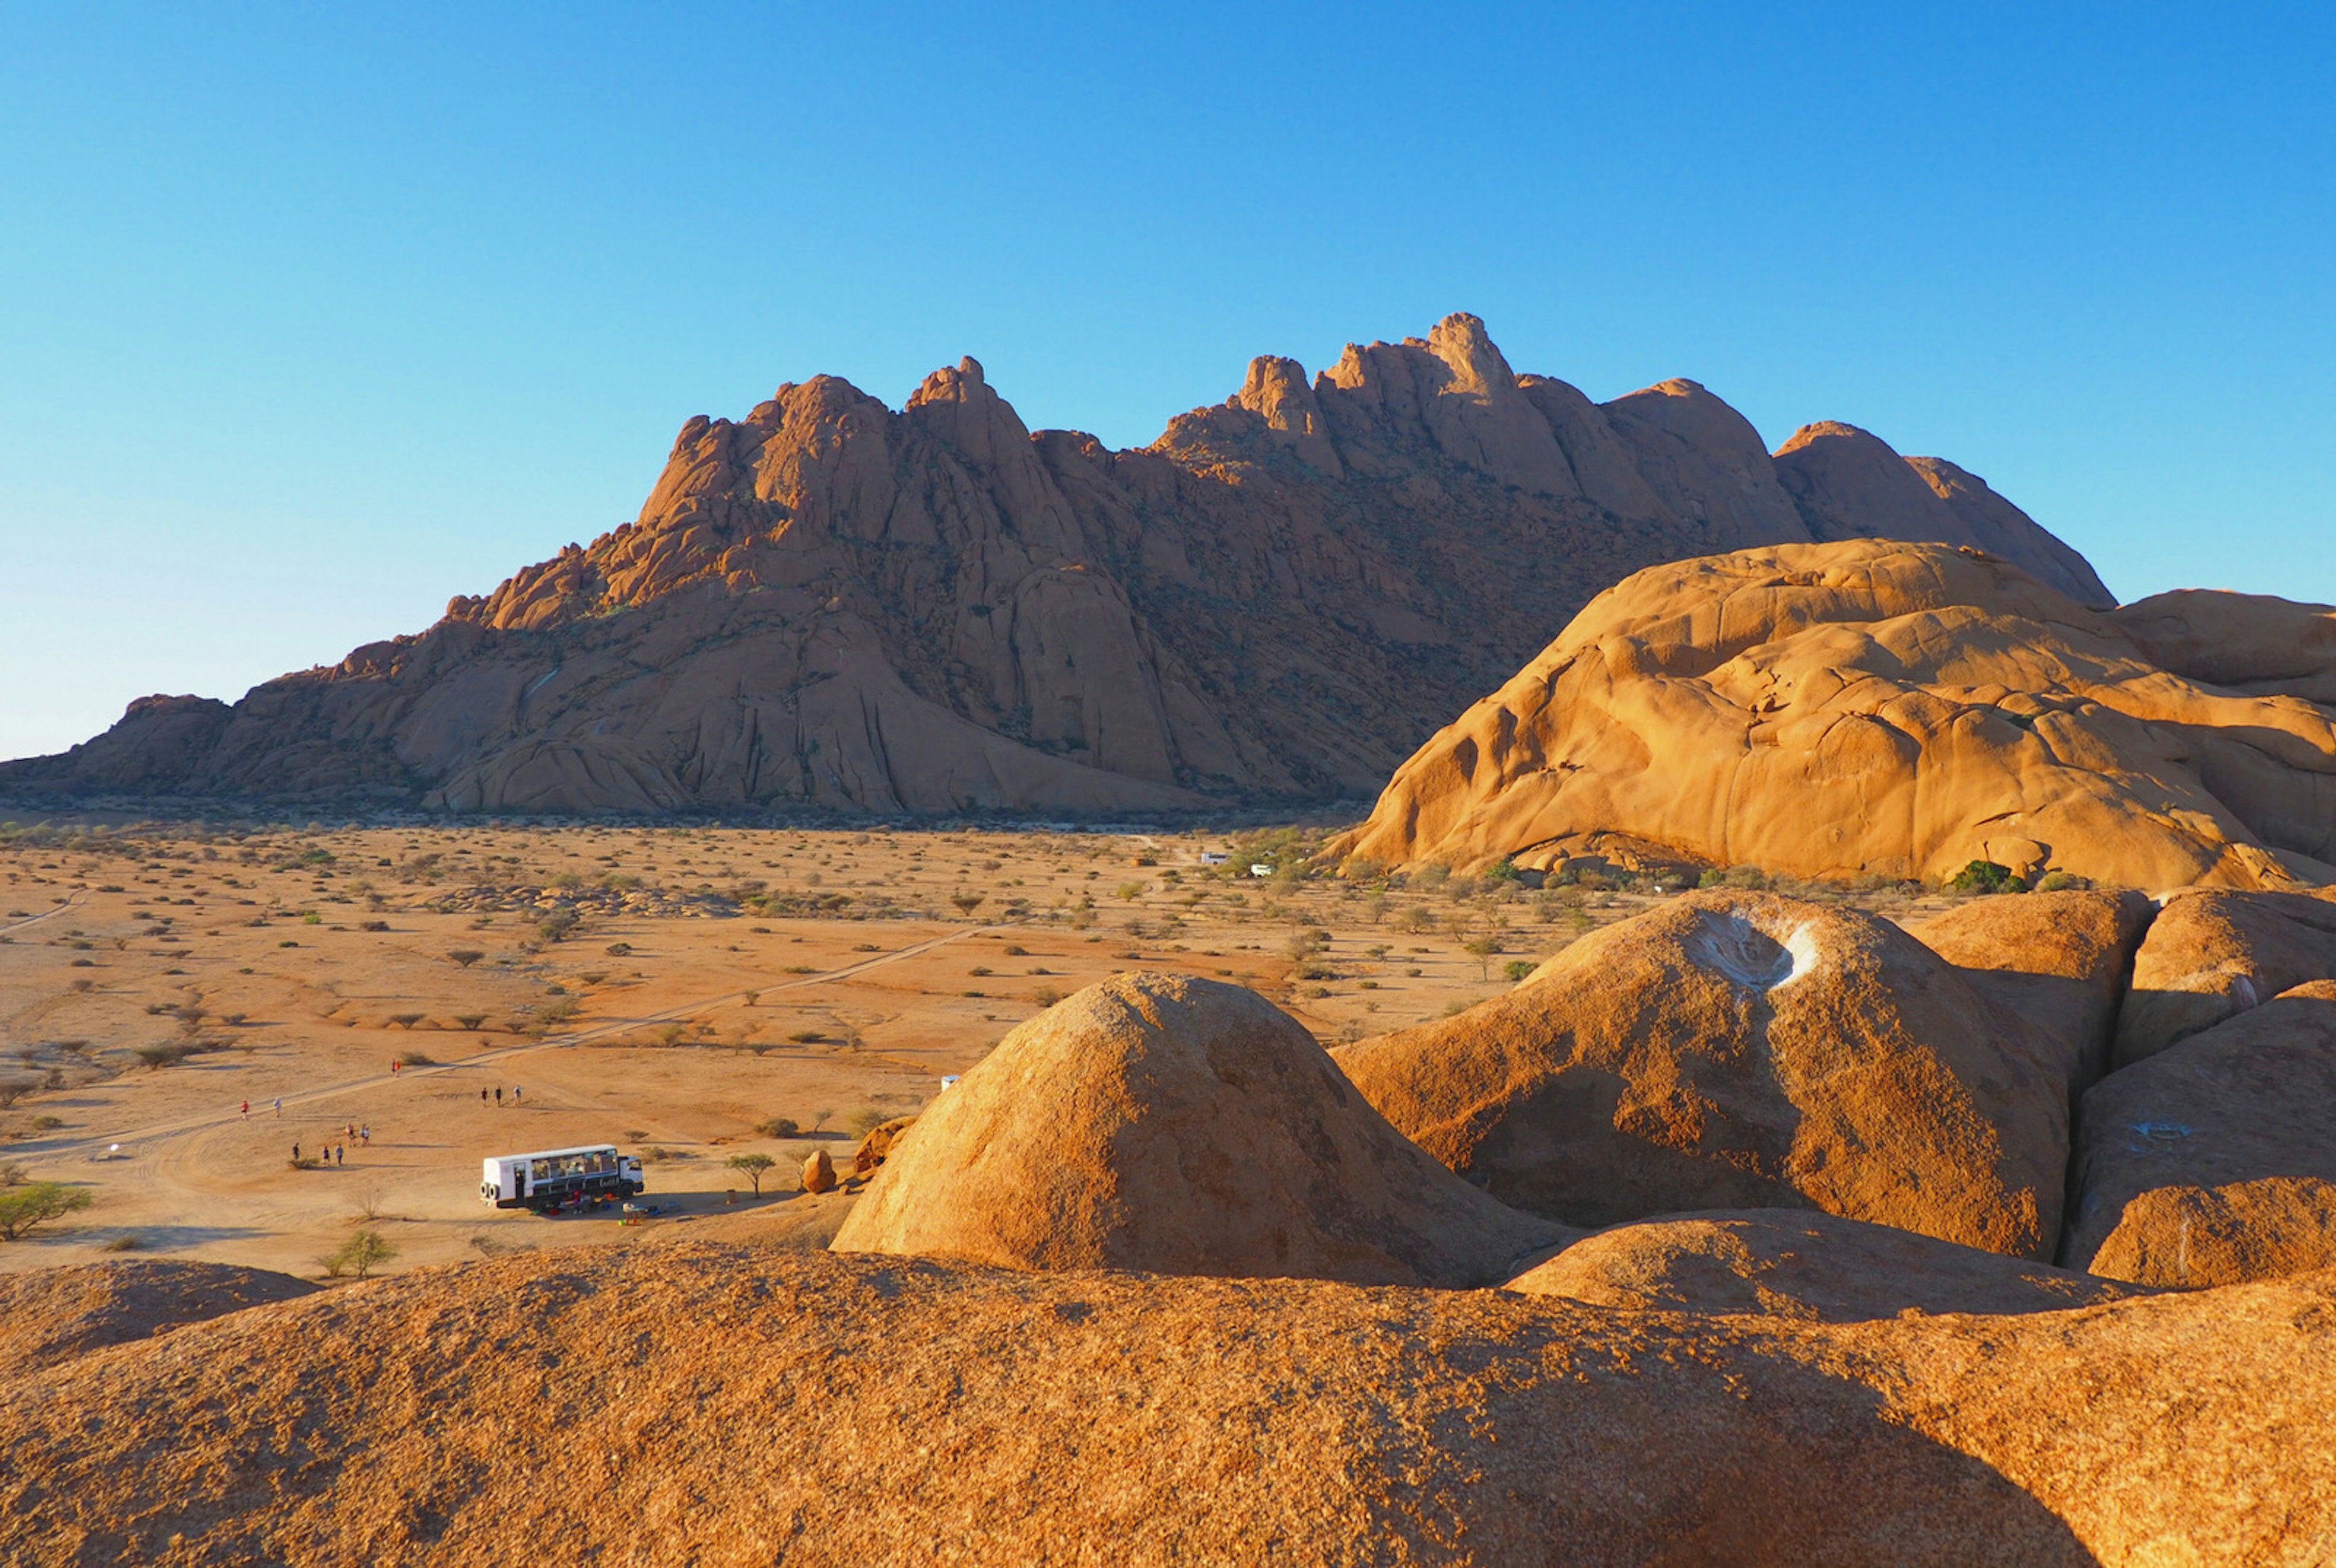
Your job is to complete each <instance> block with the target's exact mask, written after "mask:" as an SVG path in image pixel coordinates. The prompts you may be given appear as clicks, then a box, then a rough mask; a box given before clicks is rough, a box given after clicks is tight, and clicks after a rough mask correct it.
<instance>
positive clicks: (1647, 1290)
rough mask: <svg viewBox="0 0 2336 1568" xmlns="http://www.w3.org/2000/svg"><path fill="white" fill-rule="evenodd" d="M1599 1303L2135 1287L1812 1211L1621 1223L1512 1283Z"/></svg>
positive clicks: (1738, 1311)
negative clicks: (1635, 1223)
mask: <svg viewBox="0 0 2336 1568" xmlns="http://www.w3.org/2000/svg"><path fill="white" fill-rule="evenodd" d="M1505 1288H1506V1289H1508V1290H1515V1291H1518V1292H1520V1293H1521V1294H1523V1295H1528V1296H1562V1297H1565V1298H1566V1299H1567V1300H1574V1301H1587V1302H1589V1303H1591V1305H1593V1306H1600V1307H1624V1308H1630V1309H1633V1310H1658V1311H1666V1312H1711V1313H1722V1314H1730V1315H1744V1316H1757V1317H1767V1318H1798V1319H1802V1320H1806V1321H1811V1322H1821V1323H1855V1322H1861V1321H1865V1320H1871V1319H1876V1318H1895V1317H1899V1316H1901V1315H1903V1314H1906V1313H1910V1312H1991V1313H2010V1312H2051V1311H2059V1310H2063V1309H2066V1308H2069V1307H2089V1306H2094V1305H2097V1304H2098V1303H2100V1302H2103V1301H2115V1300H2122V1299H2124V1298H2125V1297H2127V1296H2129V1295H2132V1294H2134V1293H2135V1288H2134V1287H2131V1286H2127V1285H2119V1284H2116V1283H2113V1282H2111V1281H2107V1280H2098V1279H2095V1278H2093V1277H2092V1276H2091V1275H2088V1274H2079V1273H2075V1272H2072V1271H2068V1270H2067V1269H2056V1268H2053V1267H2051V1266H2050V1265H2049V1264H2045V1263H2033V1262H2029V1261H2025V1260H2022V1259H2018V1258H2007V1257H2004V1256H2003V1255H2002V1254H2001V1253H1999V1252H1982V1251H1979V1250H1977V1249H1976V1248H1972V1247H1958V1246H1956V1245H1955V1244H1954V1243H1953V1242H1940V1241H1933V1240H1932V1238H1930V1237H1928V1236H1919V1235H1916V1234H1915V1233H1914V1232H1912V1231H1901V1230H1897V1229H1895V1228H1893V1227H1892V1226H1889V1225H1869V1224H1866V1223H1864V1222H1862V1221H1858V1220H1844V1219H1843V1218H1842V1217H1841V1216H1839V1215H1838V1214H1821V1213H1809V1212H1807V1211H1806V1210H1791V1209H1738V1210H1732V1211H1721V1212H1718V1213H1708V1214H1680V1215H1678V1216H1675V1217H1673V1218H1671V1219H1668V1220H1655V1221H1650V1222H1647V1223H1644V1224H1638V1225H1618V1226H1616V1227H1615V1228H1614V1229H1613V1230H1611V1231H1601V1232H1598V1233H1597V1234H1596V1235H1594V1236H1590V1237H1587V1238H1585V1239H1583V1240H1582V1241H1579V1242H1574V1243H1573V1244H1572V1246H1570V1247H1568V1248H1566V1249H1565V1250H1564V1251H1562V1252H1560V1253H1558V1254H1557V1255H1556V1256H1555V1257H1553V1258H1551V1259H1549V1260H1547V1261H1544V1262H1542V1263H1539V1264H1536V1265H1535V1266H1534V1267H1533V1268H1531V1269H1528V1270H1526V1271H1524V1272H1523V1273H1522V1274H1520V1275H1518V1276H1517V1277H1516V1278H1515V1279H1514V1280H1512V1281H1509V1282H1508V1285H1507V1286H1506V1287H1505Z"/></svg>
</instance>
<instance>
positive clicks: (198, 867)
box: [0, 813, 1953, 1277]
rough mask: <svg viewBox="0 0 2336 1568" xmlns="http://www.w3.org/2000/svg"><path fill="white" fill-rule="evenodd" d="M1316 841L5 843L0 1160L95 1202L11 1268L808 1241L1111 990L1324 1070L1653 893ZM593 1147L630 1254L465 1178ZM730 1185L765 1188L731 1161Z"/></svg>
mask: <svg viewBox="0 0 2336 1568" xmlns="http://www.w3.org/2000/svg"><path fill="white" fill-rule="evenodd" d="M1336 825H1338V824H1336V823H1329V822H1319V823H1314V822H1308V823H1299V824H1297V825H1294V826H1293V825H1287V824H1284V825H1280V826H1272V827H1260V826H1256V825H1247V826H1230V827H1209V828H1202V827H1191V826H1184V825H1175V826H1163V827H1159V828H1157V829H1154V830H1150V831H1147V830H1146V829H1145V828H1144V827H1143V826H1142V825H1140V824H1139V825H1135V826H1122V827H1119V828H1116V829H1105V830H1095V831H1090V830H1087V829H1085V828H1070V827H1061V828H1054V829H1050V828H1048V827H1045V826H1032V825H1007V826H996V825H983V824H951V823H942V824H938V825H936V824H930V823H926V824H917V823H900V824H891V825H881V826H874V827H852V826H841V827H839V826H806V827H800V828H793V827H768V826H736V825H719V824H714V823H704V824H696V823H693V824H688V825H680V826H676V825H656V826H641V825H614V824H610V825H595V824H590V823H563V824H548V823H547V824H540V825H529V824H526V823H511V824H500V823H485V824H468V823H459V824H448V823H414V824H409V825H399V826H388V825H365V824H348V825H342V826H335V827H326V826H323V825H320V824H315V823H301V824H286V823H257V822H245V821H236V820H233V819H227V820H219V821H208V822H205V821H180V822H171V821H153V820H123V819H121V818H119V817H116V818H113V819H109V818H107V817H106V816H104V815H103V814H102V813H90V814H87V815H83V816H78V817H68V818H63V819H52V820H46V821H43V822H39V823H16V824H11V825H10V826H8V827H7V828H6V829H5V830H0V831H5V835H6V836H5V843H0V887H5V893H0V938H5V943H0V1095H5V1096H6V1097H7V1100H8V1104H7V1106H6V1108H5V1110H0V1162H5V1163H6V1164H7V1165H8V1167H9V1168H10V1169H11V1171H12V1173H13V1174H15V1175H16V1176H17V1177H19V1178H20V1179H31V1180H51V1181H59V1182H63V1183H71V1184H73V1185H75V1186H77V1187H80V1188H83V1190H85V1191H87V1192H88V1193H90V1194H91V1195H92V1198H93V1200H94V1202H93V1203H92V1207H91V1208H90V1209H88V1210H86V1211H84V1212H83V1213H77V1214H74V1215H73V1216H70V1217H68V1218H66V1219H65V1220H63V1221H61V1222H56V1223H54V1224H51V1225H48V1226H44V1227H42V1228H39V1229H36V1230H34V1231H32V1232H28V1233H27V1234H26V1235H25V1236H24V1238H23V1239H22V1240H20V1241H19V1242H16V1243H15V1244H12V1245H8V1246H5V1247H0V1271H22V1270H25V1269H33V1268H43V1267H47V1266H50V1265H53V1264H57V1263H65V1262H86V1261H97V1260H100V1259H104V1258H110V1257H115V1256H122V1255H129V1256H137V1257H167V1258H180V1259H191V1260H200V1261H210V1262H219V1263H232V1264H238V1265H242V1266H246V1267H253V1268H262V1269H268V1270H274V1271H285V1272H289V1273H293V1274H297V1275H304V1276H308V1277H319V1276H321V1275H323V1274H324V1272H325V1268H324V1260H326V1259H327V1258H328V1257H329V1256H330V1255H331V1254H333V1253H334V1252H335V1251H337V1250H338V1249H339V1248H341V1247H342V1246H343V1245H345V1244H346V1241H347V1238H348V1237H349V1235H350V1234H351V1232H353V1230H355V1229H357V1228H360V1227H365V1226H370V1227H372V1228H374V1229H375V1230H376V1231H377V1232H379V1233H380V1234H381V1235H382V1236H383V1237H384V1240H386V1241H387V1242H389V1243H390V1245H392V1246H393V1247H394V1249H395V1251H396V1256H395V1258H394V1260H393V1261H391V1262H390V1263H388V1264H387V1265H386V1267H388V1268H390V1269H392V1270H402V1269H405V1268H411V1267H415V1266H419V1265H423V1264H429V1263H441V1262H451V1261H459V1260H463V1259H477V1258H479V1257H481V1256H482V1255H494V1254H496V1253H499V1252H502V1251H511V1250H515V1249H528V1248H551V1247H561V1246H569V1245H578V1244H601V1243H618V1242H636V1241H639V1240H645V1239H648V1238H650V1237H653V1236H657V1235H660V1234H669V1233H670V1232H673V1231H674V1230H675V1229H676V1228H677V1227H680V1226H687V1227H688V1229H687V1231H686V1232H685V1233H686V1234H689V1235H695V1236H702V1237H707V1238H724V1239H736V1240H741V1241H745V1240H757V1241H769V1242H783V1243H789V1244H795V1245H810V1246H817V1245H822V1244H823V1243H824V1242H825V1241H826V1240H827V1238H828V1236H829V1235H831V1234H832V1232H833V1229H834V1227H835V1225H836V1224H837V1223H839V1222H840V1221H841V1217H842V1212H843V1210H844V1209H845V1207H847V1206H848V1204H849V1203H851V1202H852V1198H853V1196H854V1195H855V1194H854V1193H853V1192H852V1191H846V1192H844V1193H840V1194H838V1195H835V1196H832V1197H828V1198H817V1197H814V1196H813V1195H812V1194H808V1193H803V1191H802V1190H801V1183H800V1179H799V1172H800V1167H801V1164H802V1162H803V1160H804V1159H805V1158H806V1157H808V1156H809V1155H810V1154H813V1152H814V1151H816V1150H818V1149H821V1148H825V1149H827V1150H829V1151H830V1152H831V1154H832V1156H833V1157H835V1158H836V1159H837V1160H838V1161H839V1162H840V1163H841V1164H842V1165H843V1167H844V1168H845V1170H846V1171H847V1173H848V1171H849V1168H850V1158H849V1156H850V1154H851V1153H852V1149H853V1146H854V1144H856V1142H857V1141H858V1138H859V1136H860V1135H861V1134H863V1133H865V1132H866V1131H867V1130H868V1129H869V1128H871V1126H873V1125H877V1124H879V1123H881V1122H883V1121H887V1120H890V1119H891V1118H894V1117H897V1116H902V1115H913V1114H914V1113H915V1112H917V1111H918V1110H920V1109H921V1108H922V1107H923V1105H925V1104H926V1103H927V1102H928V1101H930V1098H931V1097H932V1096H933V1095H935V1094H936V1093H938V1092H939V1088H940V1084H941V1080H942V1078H943V1077H944V1076H949V1075H956V1074H959V1073H962V1072H963V1071H964V1070H965V1069H967V1068H968V1067H969V1066H972V1065H973V1064H974V1063H976V1062H978V1061H979V1060H980V1059H981V1058H982V1057H984V1056H985V1055H986V1054H987V1053H988V1050H989V1048H990V1047H992V1046H994V1045H995V1044H996V1043H997V1042H998V1039H999V1038H1000V1037H1002V1036H1003V1035H1004V1034H1005V1033H1006V1031H1007V1029H1009V1028H1011V1027H1013V1026H1015V1025H1017V1024H1018V1023H1021V1022H1022V1021H1024V1020H1025V1019H1027V1018H1031V1017H1034V1016H1035V1015H1036V1014H1037V1013H1038V1012H1039V1011H1041V1010H1042V1009H1043V1008H1046V1007H1047V1006H1049V1005H1051V1004H1052V1003H1053V1002H1054V1001H1056V999H1058V998H1061V997H1063V996H1066V995H1067V994H1069V993H1071V992H1073V991H1076V990H1077V989H1081V988H1083V987H1085V986H1087V985H1089V984H1091V983H1093V982H1095V981H1096V980H1098V979H1104V978H1105V977H1106V976H1109V975H1111V974H1114V973H1117V972H1122V971H1126V970H1131V969H1151V970H1165V971H1170V972H1176V973H1183V974H1190V975H1194V976H1200V977H1204V978H1210V979H1228V980H1231V981H1234V982H1236V983H1239V984H1241V985H1243V986H1246V987H1250V988H1251V989H1256V990H1258V991H1260V993H1262V994H1264V995H1266V996H1268V997H1269V998H1271V999H1273V1000H1274V1001H1275V1002H1277V1003H1278V1004H1279V1005H1280V1006H1281V1007H1282V1008H1285V1009H1286V1010H1288V1011H1289V1012H1290V1013H1291V1014H1292V1015H1293V1016H1294V1017H1296V1018H1299V1020H1300V1021H1301V1022H1302V1023H1303V1024H1304V1025H1305V1026H1306V1027H1307V1028H1308V1029H1309V1031H1310V1032H1312V1033H1313V1034H1314V1035H1315V1036H1316V1037H1317V1038H1319V1040H1320V1041H1321V1042H1322V1043H1323V1044H1324V1045H1325V1046H1336V1045H1338V1044H1340V1043H1342V1042H1348V1041H1352V1040H1356V1039H1359V1038H1362V1037H1365V1036H1366V1035H1375V1034H1378V1033H1382V1032H1385V1031H1387V1030H1389V1029H1394V1028H1399V1027H1405V1026H1407V1025H1411V1024H1415V1023H1420V1022H1424V1021H1426V1020H1429V1019H1434V1018H1441V1017H1444V1016H1445V1015H1447V1014H1449V1013H1451V1012H1454V1011H1456V1010H1458V1009H1459V1008H1465V1007H1467V1006H1472V1005H1474V1004H1475V1003H1477V1002H1479V1001H1482V1000H1484V999H1485V998H1488V997H1491V996H1494V995H1496V994H1498V993H1499V992H1501V991H1503V990H1504V989H1507V988H1508V986H1509V985H1510V984H1511V983H1513V980H1514V978H1515V976H1516V974H1517V973H1518V972H1519V969H1520V968H1522V969H1530V968H1532V967H1533V966H1534V965H1536V964H1538V963H1539V962H1541V961H1542V960H1543V959H1546V958H1548V957H1550V956H1551V955H1552V953H1554V952H1556V951H1558V950H1562V948H1563V947H1564V946H1565V945H1566V944H1567V943H1569V942H1570V941H1572V940H1574V939H1575V938H1576V937H1577V936H1579V935H1580V934H1582V932H1585V931H1588V930H1592V929H1594V928H1595V927H1596V926H1598V925H1601V924H1605V923H1609V922H1611V921H1612V920H1619V919H1621V918H1623V917H1625V916H1627V915H1630V914H1633V913H1636V912H1639V911H1641V910H1643V909H1645V908H1647V907H1649V906H1650V904H1651V903H1654V902H1659V901H1661V900H1662V899H1663V898H1664V897H1665V896H1666V895H1665V894H1664V893H1663V892H1662V891H1660V889H1657V888H1654V887H1652V886H1649V887H1647V888H1644V889H1638V888H1624V887H1615V886H1599V885H1595V884H1596V883H1597V882H1598V881H1600V879H1597V878H1591V879H1590V881H1591V885H1586V886H1585V885H1573V886H1566V887H1556V886H1552V887H1546V888H1540V889H1529V888H1526V887H1524V886H1523V885H1522V884H1521V883H1520V882H1518V881H1511V880H1504V879H1501V878H1498V877H1494V878H1481V879H1480V878H1468V877H1451V876H1445V875H1428V876H1414V877H1408V878H1406V877H1404V876H1402V875H1395V876H1379V877H1370V876H1366V877H1363V878H1360V879H1356V878H1352V877H1348V878H1340V877H1338V876H1334V875H1327V874H1324V873H1323V872H1322V871H1321V870H1320V869H1319V867H1317V866H1311V865H1309V863H1308V861H1307V857H1308V856H1309V854H1310V853H1311V852H1313V851H1315V850H1317V849H1319V845H1320V843H1321V842H1322V841H1323V840H1324V839H1325V838H1326V837H1327V836H1328V832H1327V830H1329V828H1331V827H1334V826H1336ZM1259 867H1264V868H1268V874H1266V875H1263V876H1260V875H1257V874H1256V868H1259ZM1742 880H1755V881H1757V880H1759V879H1757V876H1756V875H1755V874H1754V873H1750V872H1747V873H1745V877H1744V879H1742ZM1825 896H1828V897H1832V898H1835V899H1842V900H1846V901H1853V902H1856V903H1858V904H1861V905H1863V906H1864V907H1869V908H1874V909H1876V910H1879V911H1894V912H1898V913H1901V914H1903V915H1906V916H1908V917H1909V918H1912V916H1913V914H1916V913H1919V912H1922V911H1925V910H1930V909H1935V908H1938V907H1942V906H1943V905H1945V904H1947V903H1949V902H1952V901H1953V897H1952V895H1950V894H1945V893H1942V892H1939V891H1935V890H1931V891H1924V890H1922V889H1920V888H1918V887H1913V886H1903V885H1901V884H1896V883H1884V884H1879V885H1877V886H1874V887H1873V888H1870V889H1868V890H1866V891H1863V892H1852V891H1844V890H1833V891H1829V892H1825ZM1513 966H1515V967H1513ZM482 1090H483V1091H485V1097H484V1098H482ZM498 1091H500V1093H501V1099H500V1101H499V1100H498V1099H497V1097H496V1096H497V1095H498ZM279 1100H280V1101H281V1108H280V1110H279V1109H278V1107H277V1102H278V1101H279ZM247 1104H248V1106H249V1110H248V1113H247V1112H246V1111H245V1110H244V1109H243V1107H244V1106H245V1105H247ZM789 1124H792V1127H793V1130H792V1131H789V1130H787V1125H789ZM352 1126H355V1127H357V1128H359V1129H362V1130H363V1134H364V1135H362V1136H352V1135H350V1133H349V1131H348V1129H349V1128H350V1127H352ZM596 1143H615V1144H618V1145H619V1146H621V1147H622V1148H623V1149H625V1150H626V1152H628V1153H646V1154H647V1159H648V1165H647V1172H646V1174H647V1181H648V1187H649V1193H650V1195H649V1197H648V1199H647V1201H648V1202H651V1203H656V1204H657V1205H658V1206H659V1208H660V1209H661V1210H662V1211H663V1212H662V1213H660V1214H659V1215H658V1216H657V1218H655V1219H653V1220H651V1221H649V1222H647V1223H646V1224H637V1225H633V1226H624V1225H620V1224H618V1222H617V1218H616V1212H615V1211H614V1210H613V1209H612V1210H610V1211H609V1212H608V1214H607V1215H606V1216H583V1217H562V1218H559V1219H540V1218H537V1217H535V1216H532V1215H530V1214H527V1213H520V1212H502V1213H498V1212H496V1211H494V1210H492V1209H490V1208H488V1207H487V1206H485V1205H484V1204H482V1202H481V1201H480V1198H479V1195H478V1190H477V1189H478V1176H479V1166H480V1161H481V1159H482V1157H484V1156H487V1155H491V1154H518V1153H523V1152H527V1151H530V1150H538V1149H547V1148H559V1147H564V1146H571V1145H575V1144H596ZM296 1144H297V1146H298V1147H299V1150H300V1154H301V1156H302V1157H303V1159H304V1161H307V1160H313V1159H314V1158H315V1157H316V1155H317V1154H319V1153H323V1152H329V1151H338V1153H337V1157H332V1158H330V1159H329V1163H327V1164H317V1165H313V1166H312V1165H305V1164H304V1165H297V1166H296V1165H295V1164H294V1163H293V1154H292V1150H293V1147H294V1145H296ZM754 1154H763V1155H766V1156H768V1157H769V1158H770V1159H771V1160H772V1161H773V1164H772V1166H771V1168H770V1169H769V1170H767V1171H766V1172H764V1173H762V1174H761V1177H760V1183H759V1186H760V1191H759V1193H758V1192H757V1191H756V1185H757V1183H756V1182H755V1181H754V1178H753V1175H752V1174H751V1173H747V1172H742V1171H741V1170H740V1169H738V1168H736V1167H734V1166H732V1165H730V1164H728V1161H729V1160H730V1159H731V1158H732V1157H733V1156H736V1155H749V1156H751V1155H754ZM857 1185H858V1183H853V1182H850V1181H847V1182H846V1183H845V1186H846V1188H847V1189H856V1187H857Z"/></svg>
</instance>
